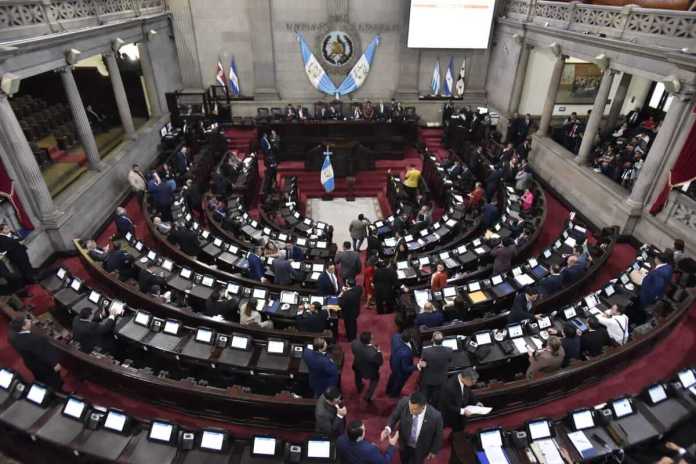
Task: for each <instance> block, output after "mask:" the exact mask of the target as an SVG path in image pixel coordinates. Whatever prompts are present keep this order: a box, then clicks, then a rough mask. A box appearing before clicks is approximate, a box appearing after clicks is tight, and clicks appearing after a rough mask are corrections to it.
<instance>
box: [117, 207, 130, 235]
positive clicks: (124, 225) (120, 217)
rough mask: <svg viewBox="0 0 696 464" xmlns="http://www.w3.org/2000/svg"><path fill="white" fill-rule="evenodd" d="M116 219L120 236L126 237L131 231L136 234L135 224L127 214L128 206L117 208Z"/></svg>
mask: <svg viewBox="0 0 696 464" xmlns="http://www.w3.org/2000/svg"><path fill="white" fill-rule="evenodd" d="M114 221H115V222H116V233H117V234H118V235H119V236H120V237H125V236H126V234H128V233H129V232H130V233H131V234H132V235H135V225H133V221H132V220H131V218H129V217H128V215H127V214H126V208H124V207H122V206H119V207H118V208H116V218H115V219H114Z"/></svg>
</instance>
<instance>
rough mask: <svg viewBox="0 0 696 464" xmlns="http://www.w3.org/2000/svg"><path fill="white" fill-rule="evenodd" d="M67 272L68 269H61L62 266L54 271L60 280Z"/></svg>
mask: <svg viewBox="0 0 696 464" xmlns="http://www.w3.org/2000/svg"><path fill="white" fill-rule="evenodd" d="M67 274H68V271H66V270H65V269H63V268H62V267H61V268H59V269H58V272H56V275H57V276H58V278H59V279H60V280H63V279H65V276H66V275H67Z"/></svg>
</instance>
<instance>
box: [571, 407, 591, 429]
mask: <svg viewBox="0 0 696 464" xmlns="http://www.w3.org/2000/svg"><path fill="white" fill-rule="evenodd" d="M571 417H572V419H573V426H574V427H575V430H584V429H589V428H592V427H594V425H595V423H594V417H592V411H591V410H589V409H586V410H584V411H577V412H574V413H573V414H572V416H571Z"/></svg>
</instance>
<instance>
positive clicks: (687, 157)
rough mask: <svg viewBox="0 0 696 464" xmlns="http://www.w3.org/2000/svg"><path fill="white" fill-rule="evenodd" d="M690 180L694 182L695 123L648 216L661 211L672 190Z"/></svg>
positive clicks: (695, 166)
mask: <svg viewBox="0 0 696 464" xmlns="http://www.w3.org/2000/svg"><path fill="white" fill-rule="evenodd" d="M692 180H696V123H695V124H693V125H692V126H691V130H690V131H689V136H688V138H687V139H686V142H685V143H684V147H682V150H681V153H679V158H677V162H676V163H674V167H673V168H672V170H671V171H670V173H669V178H668V179H667V185H665V187H664V188H663V189H662V191H661V192H660V195H658V197H657V199H656V200H655V203H653V205H652V206H651V207H650V214H652V215H655V214H657V213H659V212H660V211H662V209H663V208H664V207H665V204H666V203H667V199H668V198H669V192H671V191H672V189H673V188H675V187H676V188H679V187H681V186H683V185H684V184H686V183H688V182H691V181H692Z"/></svg>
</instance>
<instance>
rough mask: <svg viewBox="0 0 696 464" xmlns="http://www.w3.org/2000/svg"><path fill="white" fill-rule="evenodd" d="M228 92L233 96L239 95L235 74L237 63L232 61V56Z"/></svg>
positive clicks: (237, 80)
mask: <svg viewBox="0 0 696 464" xmlns="http://www.w3.org/2000/svg"><path fill="white" fill-rule="evenodd" d="M230 93H231V94H232V96H233V97H238V96H239V76H237V65H236V64H235V62H234V57H232V61H231V62H230Z"/></svg>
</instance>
